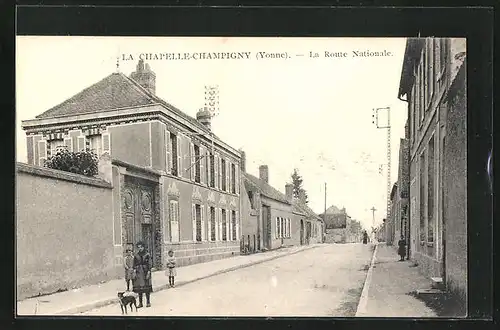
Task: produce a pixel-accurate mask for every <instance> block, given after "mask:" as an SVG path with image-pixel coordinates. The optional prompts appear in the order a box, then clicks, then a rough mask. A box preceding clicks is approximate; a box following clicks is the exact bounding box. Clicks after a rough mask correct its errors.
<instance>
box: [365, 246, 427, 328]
mask: <svg viewBox="0 0 500 330" xmlns="http://www.w3.org/2000/svg"><path fill="white" fill-rule="evenodd" d="M398 260H399V256H398V254H397V251H396V248H395V247H392V246H387V245H385V244H383V243H380V244H377V247H376V249H375V252H374V254H373V258H372V262H371V265H370V269H369V270H368V274H367V276H366V281H365V286H364V288H363V292H362V294H361V298H360V301H359V305H358V309H357V312H356V317H412V318H413V317H437V314H436V313H435V312H434V311H433V310H432V309H430V308H429V307H427V306H426V305H425V304H424V303H423V302H421V301H420V300H418V299H416V298H414V297H413V296H411V295H409V293H410V292H413V291H416V290H418V289H428V288H430V287H431V281H430V279H428V278H426V277H425V276H423V275H422V274H420V273H419V271H418V269H417V267H413V262H412V261H406V260H405V261H398Z"/></svg>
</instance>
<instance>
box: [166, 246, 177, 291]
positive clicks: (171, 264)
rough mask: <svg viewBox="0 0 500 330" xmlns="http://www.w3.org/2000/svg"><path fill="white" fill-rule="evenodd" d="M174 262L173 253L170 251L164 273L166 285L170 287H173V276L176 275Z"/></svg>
mask: <svg viewBox="0 0 500 330" xmlns="http://www.w3.org/2000/svg"><path fill="white" fill-rule="evenodd" d="M176 262H177V261H176V260H175V257H174V251H172V250H170V251H168V257H167V271H166V272H165V275H167V276H168V283H169V284H170V287H172V288H173V287H174V286H175V282H174V280H175V276H176V275H177V272H176V270H175V264H176Z"/></svg>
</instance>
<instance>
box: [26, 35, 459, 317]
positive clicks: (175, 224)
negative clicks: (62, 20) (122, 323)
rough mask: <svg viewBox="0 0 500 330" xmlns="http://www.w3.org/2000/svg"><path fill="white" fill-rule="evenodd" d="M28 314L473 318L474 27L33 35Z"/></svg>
mask: <svg viewBox="0 0 500 330" xmlns="http://www.w3.org/2000/svg"><path fill="white" fill-rule="evenodd" d="M16 62H17V63H16V120H17V127H16V140H17V141H16V149H17V160H16V231H17V233H16V259H17V264H16V274H17V278H16V282H17V287H16V293H17V294H16V296H17V299H16V304H17V307H16V312H17V314H18V315H20V316H24V315H60V316H61V315H64V316H100V317H102V316H123V317H134V316H164V317H172V316H205V317H211V316H215V317H225V316H228V317H230V316H247V317H248V316H264V317H280V316H309V317H364V316H369V317H447V316H448V317H449V316H454V317H465V316H466V315H467V310H466V306H467V296H468V292H467V221H468V219H467V212H466V207H467V196H466V188H467V187H466V150H467V149H466V148H467V136H466V132H467V130H466V124H467V120H466V114H467V111H466V104H467V102H466V87H465V86H466V40H465V39H460V38H277V37H275V38H261V37H252V38H239V37H227V38H219V37H217V38H216V37H203V38H202V37H154V38H153V37H141V38H138V37H134V38H132V37H69V36H58V37H43V36H19V37H17V38H16Z"/></svg>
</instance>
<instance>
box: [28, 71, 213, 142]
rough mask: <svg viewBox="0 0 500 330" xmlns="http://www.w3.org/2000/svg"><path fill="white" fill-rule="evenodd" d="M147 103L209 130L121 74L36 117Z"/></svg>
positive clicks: (113, 74)
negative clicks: (161, 106)
mask: <svg viewBox="0 0 500 330" xmlns="http://www.w3.org/2000/svg"><path fill="white" fill-rule="evenodd" d="M151 104H161V105H163V106H164V107H166V108H168V109H169V110H171V111H172V112H174V113H175V114H177V115H178V116H180V117H182V118H184V119H185V120H187V121H189V122H190V123H191V124H193V125H195V126H197V127H198V128H199V129H201V130H203V131H206V132H209V130H208V129H207V128H206V127H205V126H204V125H203V124H201V123H200V122H199V121H198V120H196V119H195V118H193V117H191V116H189V115H187V114H186V113H184V112H182V111H181V110H179V109H177V108H176V107H174V106H173V105H171V104H170V103H168V102H166V101H164V100H163V99H161V98H159V97H158V96H156V95H154V94H151V93H150V92H148V91H147V90H146V89H145V88H143V87H142V86H141V85H140V84H139V83H137V82H136V81H135V80H133V79H132V78H129V77H127V76H126V75H124V74H123V73H112V74H110V75H109V76H107V77H106V78H104V79H102V80H101V81H99V82H97V83H95V84H93V85H92V86H90V87H88V88H85V89H84V90H83V91H81V92H80V93H78V94H76V95H75V96H73V97H71V98H69V99H68V100H66V101H64V102H63V103H61V104H59V105H56V106H55V107H53V108H51V109H49V110H47V111H45V112H44V113H42V114H41V115H38V116H37V117H36V118H38V119H45V118H53V117H60V116H72V115H80V114H88V113H98V112H101V111H106V110H114V109H120V108H127V107H137V106H145V105H151ZM212 135H213V136H215V137H216V138H218V137H217V136H216V135H215V134H213V133H212Z"/></svg>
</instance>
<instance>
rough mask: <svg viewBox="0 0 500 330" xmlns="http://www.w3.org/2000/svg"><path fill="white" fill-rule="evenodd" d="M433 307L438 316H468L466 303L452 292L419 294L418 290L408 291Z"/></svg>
mask: <svg viewBox="0 0 500 330" xmlns="http://www.w3.org/2000/svg"><path fill="white" fill-rule="evenodd" d="M407 295H410V296H412V297H414V298H416V299H418V300H420V301H422V302H423V303H425V305H426V306H427V307H429V308H430V309H432V310H433V311H434V312H435V313H436V315H437V316H438V317H466V316H467V313H466V308H465V304H464V303H463V302H462V301H461V300H460V299H459V298H458V297H457V296H455V295H453V294H452V293H450V292H444V293H425V294H418V293H417V292H416V291H412V292H409V293H407Z"/></svg>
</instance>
